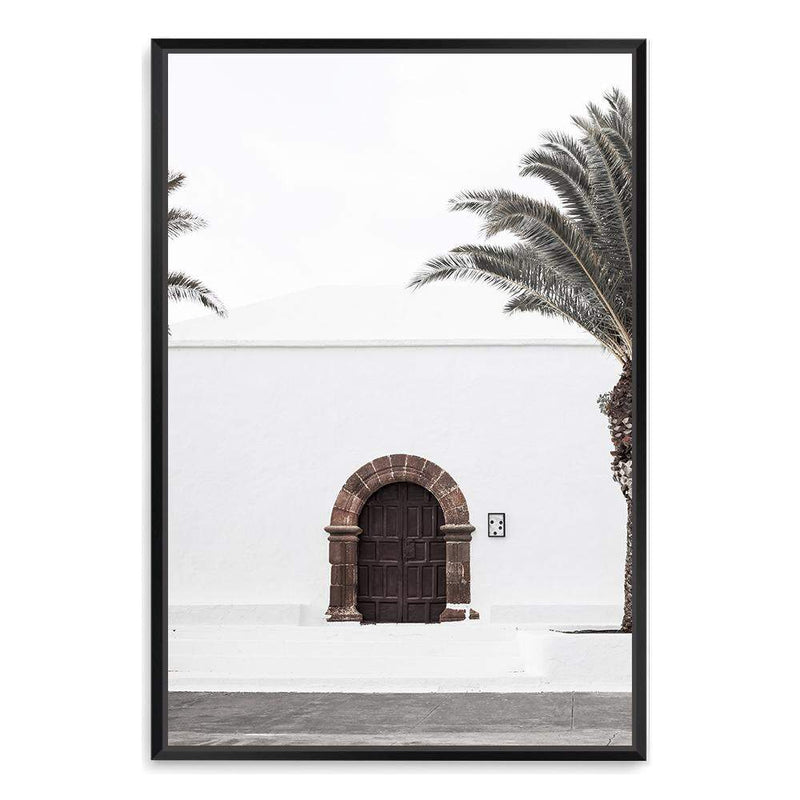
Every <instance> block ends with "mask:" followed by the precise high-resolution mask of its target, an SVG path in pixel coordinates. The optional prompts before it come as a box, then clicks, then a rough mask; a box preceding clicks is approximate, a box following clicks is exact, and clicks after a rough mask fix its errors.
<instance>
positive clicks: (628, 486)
mask: <svg viewBox="0 0 800 800" xmlns="http://www.w3.org/2000/svg"><path fill="white" fill-rule="evenodd" d="M605 410H606V413H607V414H608V427H609V430H610V431H611V441H612V443H613V445H614V449H613V450H612V451H611V472H612V473H613V476H614V480H615V481H616V482H617V483H618V484H619V486H620V489H621V490H622V495H623V497H624V498H625V503H626V505H627V507H628V508H627V511H628V522H627V526H626V527H627V531H626V540H627V544H626V547H625V581H624V605H623V613H622V625H621V626H620V630H622V631H624V632H626V633H630V631H631V630H632V627H633V618H632V610H633V608H632V606H633V602H632V589H633V558H632V555H633V554H632V544H633V448H632V438H633V391H632V381H631V362H630V361H626V362H625V363H624V364H623V365H622V375H620V378H619V380H618V381H617V385H616V386H615V387H614V388H613V389H612V391H611V394H610V395H608V401H607V402H606V407H605Z"/></svg>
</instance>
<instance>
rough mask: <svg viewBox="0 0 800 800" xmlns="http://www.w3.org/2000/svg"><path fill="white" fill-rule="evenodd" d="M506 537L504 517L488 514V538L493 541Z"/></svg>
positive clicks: (502, 515) (503, 515)
mask: <svg viewBox="0 0 800 800" xmlns="http://www.w3.org/2000/svg"><path fill="white" fill-rule="evenodd" d="M505 535H506V515H505V514H489V536H491V537H492V538H493V539H494V538H498V537H503V536H505Z"/></svg>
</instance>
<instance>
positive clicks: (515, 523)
mask: <svg viewBox="0 0 800 800" xmlns="http://www.w3.org/2000/svg"><path fill="white" fill-rule="evenodd" d="M169 369H170V373H169V381H170V419H169V492H170V495H169V509H170V517H169V525H170V532H169V535H170V553H169V559H170V561H169V583H170V604H171V605H193V604H272V603H296V604H304V605H310V606H311V608H310V609H309V610H308V611H309V614H308V617H309V619H311V620H313V621H320V622H321V621H322V615H323V613H324V610H325V608H326V606H327V589H328V581H329V574H328V570H329V566H328V561H327V551H328V546H327V538H326V537H327V535H326V534H325V533H324V531H323V526H324V525H326V524H327V523H328V520H329V516H330V511H331V506H332V505H333V501H334V499H335V497H336V494H337V492H338V490H339V488H340V487H341V485H342V483H343V482H344V481H345V480H346V479H347V478H348V477H349V475H350V474H351V473H352V472H353V471H354V470H356V469H357V468H358V467H359V466H361V465H362V464H363V463H364V462H366V461H369V460H370V459H372V458H376V457H378V456H381V455H385V454H389V453H396V452H400V453H413V454H417V455H421V456H423V457H425V458H428V459H430V460H432V461H435V462H436V463H437V464H439V465H440V466H441V467H443V468H444V469H446V470H447V471H449V472H450V473H451V474H452V475H453V477H454V478H455V480H456V481H457V482H458V483H459V485H460V486H461V488H462V490H463V491H464V494H465V495H466V498H467V502H468V503H469V507H470V514H471V520H472V522H473V524H474V525H475V526H476V528H477V530H476V532H475V534H474V537H473V549H472V569H473V580H472V590H473V592H472V593H473V606H474V607H475V608H477V609H478V610H479V611H480V612H482V614H483V615H484V618H486V617H489V616H490V613H491V608H492V607H493V606H522V605H537V604H562V605H578V606H580V605H583V604H606V605H612V606H614V605H618V604H620V603H621V586H622V567H623V560H624V524H625V507H624V502H623V499H622V496H621V494H620V491H619V489H618V487H617V486H616V484H614V483H613V482H612V480H611V475H610V470H609V450H610V448H611V445H610V440H609V436H608V431H607V428H606V420H605V417H603V416H602V415H601V414H600V412H599V410H598V408H597V405H596V402H595V401H596V398H597V395H598V394H600V393H601V392H604V391H607V390H608V389H610V388H611V387H612V386H613V384H614V382H615V380H616V376H617V373H618V366H617V364H616V362H615V361H614V360H613V359H612V358H611V357H609V356H607V355H605V354H604V353H603V352H602V351H601V350H600V349H599V348H597V347H586V346H458V347H442V346H428V347H426V346H414V347H362V348H355V347H347V346H344V347H342V346H337V347H230V346H227V347H217V348H214V347H175V346H173V347H171V348H170V353H169ZM489 511H504V512H506V514H507V530H508V536H507V538H505V539H489V538H488V537H487V532H486V515H487V513H488V512H489ZM504 618H505V619H507V618H508V609H505V613H504ZM559 621H564V620H559Z"/></svg>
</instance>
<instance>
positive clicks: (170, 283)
mask: <svg viewBox="0 0 800 800" xmlns="http://www.w3.org/2000/svg"><path fill="white" fill-rule="evenodd" d="M167 298H168V299H169V300H174V301H187V300H188V301H189V302H192V303H200V305H202V306H205V307H206V308H208V309H211V311H213V312H214V313H215V314H217V316H220V317H226V316H228V312H227V309H226V308H225V305H224V304H223V303H222V301H221V300H220V299H219V298H218V297H217V296H216V294H214V292H212V291H211V289H209V288H208V287H207V286H206V285H205V284H204V283H203V282H202V281H199V280H198V279H197V278H192V277H190V276H189V275H187V274H186V273H185V272H170V273H169V274H168V275H167Z"/></svg>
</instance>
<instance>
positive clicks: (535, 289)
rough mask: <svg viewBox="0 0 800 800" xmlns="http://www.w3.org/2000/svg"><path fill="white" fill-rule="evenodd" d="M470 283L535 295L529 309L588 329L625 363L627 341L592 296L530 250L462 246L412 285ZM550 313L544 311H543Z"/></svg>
mask: <svg viewBox="0 0 800 800" xmlns="http://www.w3.org/2000/svg"><path fill="white" fill-rule="evenodd" d="M448 279H453V280H468V281H476V282H481V283H485V284H488V285H489V286H492V287H493V288H495V289H500V290H501V291H503V292H506V293H507V294H510V295H511V300H509V301H508V303H507V304H506V305H507V307H509V304H512V305H513V300H514V298H515V297H520V296H521V295H525V296H527V297H528V298H529V299H530V298H532V297H534V296H536V297H537V298H538V301H539V302H537V303H535V304H534V303H533V301H532V300H531V302H530V303H529V304H528V305H527V306H526V310H534V305H535V308H536V310H540V311H543V313H547V314H550V315H555V316H559V317H561V318H562V319H564V320H565V321H567V322H571V323H575V324H577V325H580V326H581V327H583V328H585V329H586V330H587V331H588V332H589V333H590V334H591V335H593V336H594V337H595V338H597V339H598V341H600V343H601V344H602V345H603V346H604V347H607V348H608V349H609V350H610V351H611V352H613V353H614V354H615V355H616V356H617V357H619V358H620V360H624V359H623V351H624V343H623V342H622V341H621V339H620V337H619V335H618V332H617V331H616V330H615V329H613V328H610V327H609V325H608V320H609V317H608V313H607V311H606V310H605V308H604V307H602V306H600V305H599V304H598V303H597V301H596V299H595V297H594V295H593V294H591V293H590V292H587V291H585V289H583V288H582V287H576V286H573V285H571V284H569V283H567V282H565V281H564V280H563V279H562V278H561V276H559V275H558V274H556V273H554V272H553V271H552V269H550V267H549V266H548V265H547V263H545V262H543V261H541V260H540V259H538V258H537V257H536V256H535V255H534V254H533V253H532V252H531V250H530V249H529V248H526V247H525V246H524V245H516V246H514V247H510V248H502V247H493V246H491V245H464V246H462V247H458V248H455V249H454V250H452V251H450V252H449V253H447V254H446V255H444V256H439V257H438V258H434V259H432V260H431V261H429V262H428V263H427V264H426V268H425V269H424V270H423V271H421V272H419V273H418V274H417V275H416V276H414V278H413V280H412V282H411V284H410V286H412V287H413V288H417V287H419V286H424V285H426V284H428V283H433V282H436V281H441V280H448ZM545 309H546V310H545Z"/></svg>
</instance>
